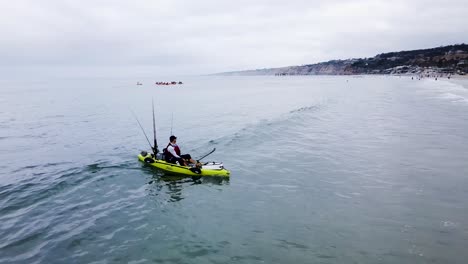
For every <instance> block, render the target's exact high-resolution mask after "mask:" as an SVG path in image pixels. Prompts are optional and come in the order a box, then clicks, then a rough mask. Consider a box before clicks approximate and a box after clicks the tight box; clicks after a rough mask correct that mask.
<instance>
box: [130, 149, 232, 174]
mask: <svg viewBox="0 0 468 264" xmlns="http://www.w3.org/2000/svg"><path fill="white" fill-rule="evenodd" d="M138 159H139V160H140V161H142V162H145V163H146V164H148V165H150V166H153V167H156V168H158V169H161V170H164V171H167V172H171V173H176V174H184V175H188V176H219V177H229V175H230V174H231V172H230V171H228V170H226V169H225V168H224V167H223V164H222V163H215V162H207V163H204V164H203V165H202V167H201V168H199V169H197V168H195V167H190V166H180V165H178V164H173V163H169V162H166V161H165V160H162V159H155V158H154V155H153V154H151V153H146V152H145V151H143V152H142V153H140V154H138Z"/></svg>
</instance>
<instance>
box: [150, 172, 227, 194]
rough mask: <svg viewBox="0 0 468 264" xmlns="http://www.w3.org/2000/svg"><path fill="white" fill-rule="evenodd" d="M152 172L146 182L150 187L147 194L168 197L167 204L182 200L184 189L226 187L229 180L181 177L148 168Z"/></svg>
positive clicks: (224, 178) (222, 178) (223, 178)
mask: <svg viewBox="0 0 468 264" xmlns="http://www.w3.org/2000/svg"><path fill="white" fill-rule="evenodd" d="M149 169H151V170H152V171H150V172H149V173H151V178H150V180H149V181H148V185H149V186H150V188H149V190H148V193H149V195H150V196H160V197H161V193H165V194H167V195H168V198H167V202H179V201H181V200H183V199H184V198H185V197H184V194H183V191H184V188H189V187H191V186H196V185H201V184H205V185H228V184H229V178H226V177H201V176H181V175H175V174H168V173H166V172H163V171H161V170H158V169H156V168H149Z"/></svg>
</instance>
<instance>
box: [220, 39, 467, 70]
mask: <svg viewBox="0 0 468 264" xmlns="http://www.w3.org/2000/svg"><path fill="white" fill-rule="evenodd" d="M428 70H429V71H432V72H435V73H446V74H466V73H468V45H467V44H457V45H450V46H443V47H437V48H432V49H421V50H411V51H398V52H389V53H382V54H378V55H376V56H374V57H372V58H363V59H348V60H331V61H327V62H321V63H316V64H308V65H302V66H288V67H281V68H265V69H257V70H248V71H236V72H225V73H221V75H351V74H409V73H411V74H421V73H424V72H427V71H428Z"/></svg>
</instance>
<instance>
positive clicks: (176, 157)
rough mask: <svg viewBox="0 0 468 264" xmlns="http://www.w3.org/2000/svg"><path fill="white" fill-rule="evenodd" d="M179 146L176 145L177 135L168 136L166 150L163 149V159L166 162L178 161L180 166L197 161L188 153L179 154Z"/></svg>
mask: <svg viewBox="0 0 468 264" xmlns="http://www.w3.org/2000/svg"><path fill="white" fill-rule="evenodd" d="M180 153H181V152H180V148H179V146H178V145H177V137H176V136H174V135H172V136H170V137H169V144H167V147H166V151H164V154H165V159H166V161H167V162H170V163H176V162H179V164H180V165H182V166H187V165H188V164H187V163H193V164H196V163H197V161H195V160H193V159H192V157H191V156H190V154H183V155H181V154H180Z"/></svg>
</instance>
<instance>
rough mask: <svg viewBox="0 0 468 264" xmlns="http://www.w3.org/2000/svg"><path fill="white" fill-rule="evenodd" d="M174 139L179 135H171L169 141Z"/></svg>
mask: <svg viewBox="0 0 468 264" xmlns="http://www.w3.org/2000/svg"><path fill="white" fill-rule="evenodd" d="M174 139H177V137H176V136H171V137H170V138H169V141H170V142H172V141H174Z"/></svg>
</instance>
